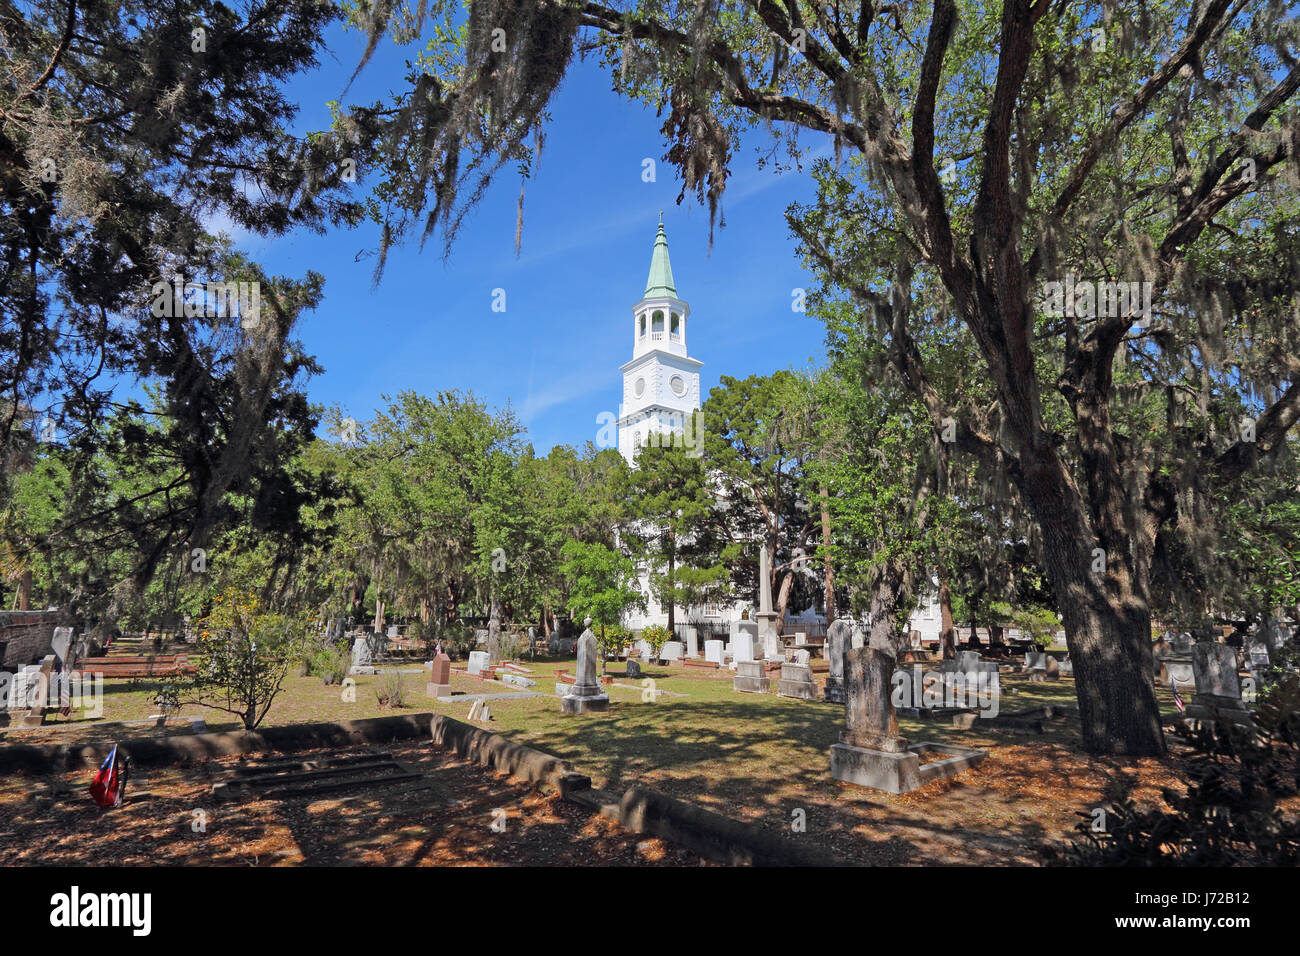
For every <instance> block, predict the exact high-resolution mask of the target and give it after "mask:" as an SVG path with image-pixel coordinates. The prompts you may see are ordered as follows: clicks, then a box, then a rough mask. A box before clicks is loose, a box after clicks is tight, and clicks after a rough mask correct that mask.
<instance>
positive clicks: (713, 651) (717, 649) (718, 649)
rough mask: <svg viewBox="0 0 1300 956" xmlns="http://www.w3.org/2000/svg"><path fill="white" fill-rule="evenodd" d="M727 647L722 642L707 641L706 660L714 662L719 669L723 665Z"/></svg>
mask: <svg viewBox="0 0 1300 956" xmlns="http://www.w3.org/2000/svg"><path fill="white" fill-rule="evenodd" d="M726 647H727V645H726V644H725V643H724V642H722V641H705V642H704V659H705V660H706V661H712V662H713V663H715V664H717V665H718V666H719V667H721V666H722V664H723V654H724V653H725V651H726Z"/></svg>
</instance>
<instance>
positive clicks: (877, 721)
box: [830, 644, 987, 793]
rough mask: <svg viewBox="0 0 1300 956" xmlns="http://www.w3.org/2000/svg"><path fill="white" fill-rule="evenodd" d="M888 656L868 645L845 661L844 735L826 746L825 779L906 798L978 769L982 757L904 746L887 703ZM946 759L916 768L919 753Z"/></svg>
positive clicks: (948, 748)
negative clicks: (827, 769)
mask: <svg viewBox="0 0 1300 956" xmlns="http://www.w3.org/2000/svg"><path fill="white" fill-rule="evenodd" d="M896 662H897V659H896V657H895V655H894V654H892V653H889V652H887V651H886V650H884V649H881V648H877V647H873V646H871V645H870V644H868V645H867V646H865V647H860V648H854V649H852V650H850V651H849V652H848V653H847V654H846V655H845V662H844V664H845V667H844V670H845V673H844V682H845V692H846V696H847V702H846V703H845V707H844V715H845V729H844V730H843V731H842V732H841V733H840V740H839V743H836V744H832V745H831V753H830V764H831V776H832V777H833V778H834V779H836V780H841V781H844V782H845V783H851V784H854V785H856V786H860V787H871V788H873V789H876V790H884V791H886V792H887V793H907V792H908V791H909V790H914V789H916V788H917V787H919V786H921V785H922V784H923V783H926V782H928V781H929V780H931V779H936V778H940V777H947V776H952V775H953V774H955V773H957V772H959V771H960V770H963V769H966V768H967V767H972V766H975V765H976V764H978V763H979V762H980V761H981V760H982V759H983V758H984V757H985V756H987V755H986V754H985V753H984V752H983V751H979V750H974V749H971V748H969V747H955V746H952V745H947V744H935V743H923V744H916V745H909V744H908V742H907V741H906V740H905V739H904V738H903V737H902V736H901V735H900V734H899V732H898V718H897V716H896V715H895V713H894V708H893V704H892V702H891V694H892V689H893V674H894V669H895V665H896ZM931 751H939V752H941V753H944V754H946V755H948V759H945V760H940V761H935V762H931V763H929V764H927V765H926V766H925V767H924V768H923V767H922V766H921V761H920V758H921V755H922V754H923V753H927V752H931Z"/></svg>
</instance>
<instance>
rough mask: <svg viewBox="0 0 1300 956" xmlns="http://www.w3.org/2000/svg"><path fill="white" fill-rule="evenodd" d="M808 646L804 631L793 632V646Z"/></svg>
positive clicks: (806, 635)
mask: <svg viewBox="0 0 1300 956" xmlns="http://www.w3.org/2000/svg"><path fill="white" fill-rule="evenodd" d="M807 644H808V634H807V632H806V631H795V632H794V646H795V647H805V646H806V645H807Z"/></svg>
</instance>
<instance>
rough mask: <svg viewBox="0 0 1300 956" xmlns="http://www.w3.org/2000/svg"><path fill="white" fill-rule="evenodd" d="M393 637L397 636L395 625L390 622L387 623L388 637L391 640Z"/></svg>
mask: <svg viewBox="0 0 1300 956" xmlns="http://www.w3.org/2000/svg"><path fill="white" fill-rule="evenodd" d="M395 637H397V625H396V624H390V625H388V639H389V640H390V641H391V640H392V639H393V638H395Z"/></svg>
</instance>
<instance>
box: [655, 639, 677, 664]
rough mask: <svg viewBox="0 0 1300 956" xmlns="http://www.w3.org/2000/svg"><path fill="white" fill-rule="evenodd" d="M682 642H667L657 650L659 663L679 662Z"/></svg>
mask: <svg viewBox="0 0 1300 956" xmlns="http://www.w3.org/2000/svg"><path fill="white" fill-rule="evenodd" d="M682 650H683V647H682V642H681V641H668V642H666V643H665V644H664V646H663V647H661V648H659V660H660V661H679V660H681V659H682Z"/></svg>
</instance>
